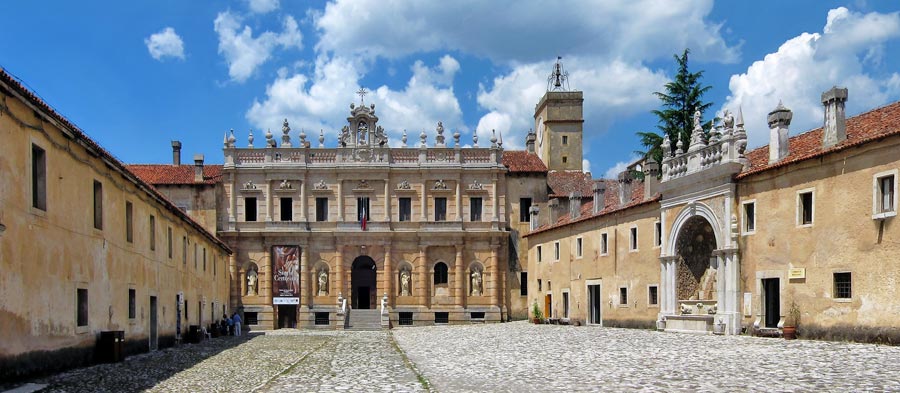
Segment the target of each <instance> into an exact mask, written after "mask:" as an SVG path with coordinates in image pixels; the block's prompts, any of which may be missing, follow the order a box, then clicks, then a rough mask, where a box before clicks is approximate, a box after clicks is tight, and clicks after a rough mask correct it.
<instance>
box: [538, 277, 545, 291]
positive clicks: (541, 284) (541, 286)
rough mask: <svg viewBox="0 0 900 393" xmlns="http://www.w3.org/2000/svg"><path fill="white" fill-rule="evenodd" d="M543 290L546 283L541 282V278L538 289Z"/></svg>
mask: <svg viewBox="0 0 900 393" xmlns="http://www.w3.org/2000/svg"><path fill="white" fill-rule="evenodd" d="M543 290H544V285H543V283H542V282H541V279H540V278H539V279H538V291H543Z"/></svg>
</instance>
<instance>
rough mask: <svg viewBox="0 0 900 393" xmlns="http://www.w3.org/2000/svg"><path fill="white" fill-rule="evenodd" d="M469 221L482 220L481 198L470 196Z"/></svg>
mask: <svg viewBox="0 0 900 393" xmlns="http://www.w3.org/2000/svg"><path fill="white" fill-rule="evenodd" d="M469 221H481V198H469Z"/></svg>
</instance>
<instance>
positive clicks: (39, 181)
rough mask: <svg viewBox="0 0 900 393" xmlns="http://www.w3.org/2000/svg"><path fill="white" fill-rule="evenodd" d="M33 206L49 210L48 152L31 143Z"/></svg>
mask: <svg viewBox="0 0 900 393" xmlns="http://www.w3.org/2000/svg"><path fill="white" fill-rule="evenodd" d="M31 206H34V207H35V208H36V209H41V210H44V211H46V210H47V154H46V153H45V152H44V149H41V148H40V147H38V146H37V145H31Z"/></svg>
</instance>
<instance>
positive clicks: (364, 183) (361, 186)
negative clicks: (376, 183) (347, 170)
mask: <svg viewBox="0 0 900 393" xmlns="http://www.w3.org/2000/svg"><path fill="white" fill-rule="evenodd" d="M372 191H374V189H373V188H372V185H370V184H369V181H368V180H365V179H363V180H360V181H359V183H358V184H357V185H356V187H355V188H353V192H372Z"/></svg>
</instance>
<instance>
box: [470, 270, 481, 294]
mask: <svg viewBox="0 0 900 393" xmlns="http://www.w3.org/2000/svg"><path fill="white" fill-rule="evenodd" d="M472 296H481V272H479V271H478V270H472Z"/></svg>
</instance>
